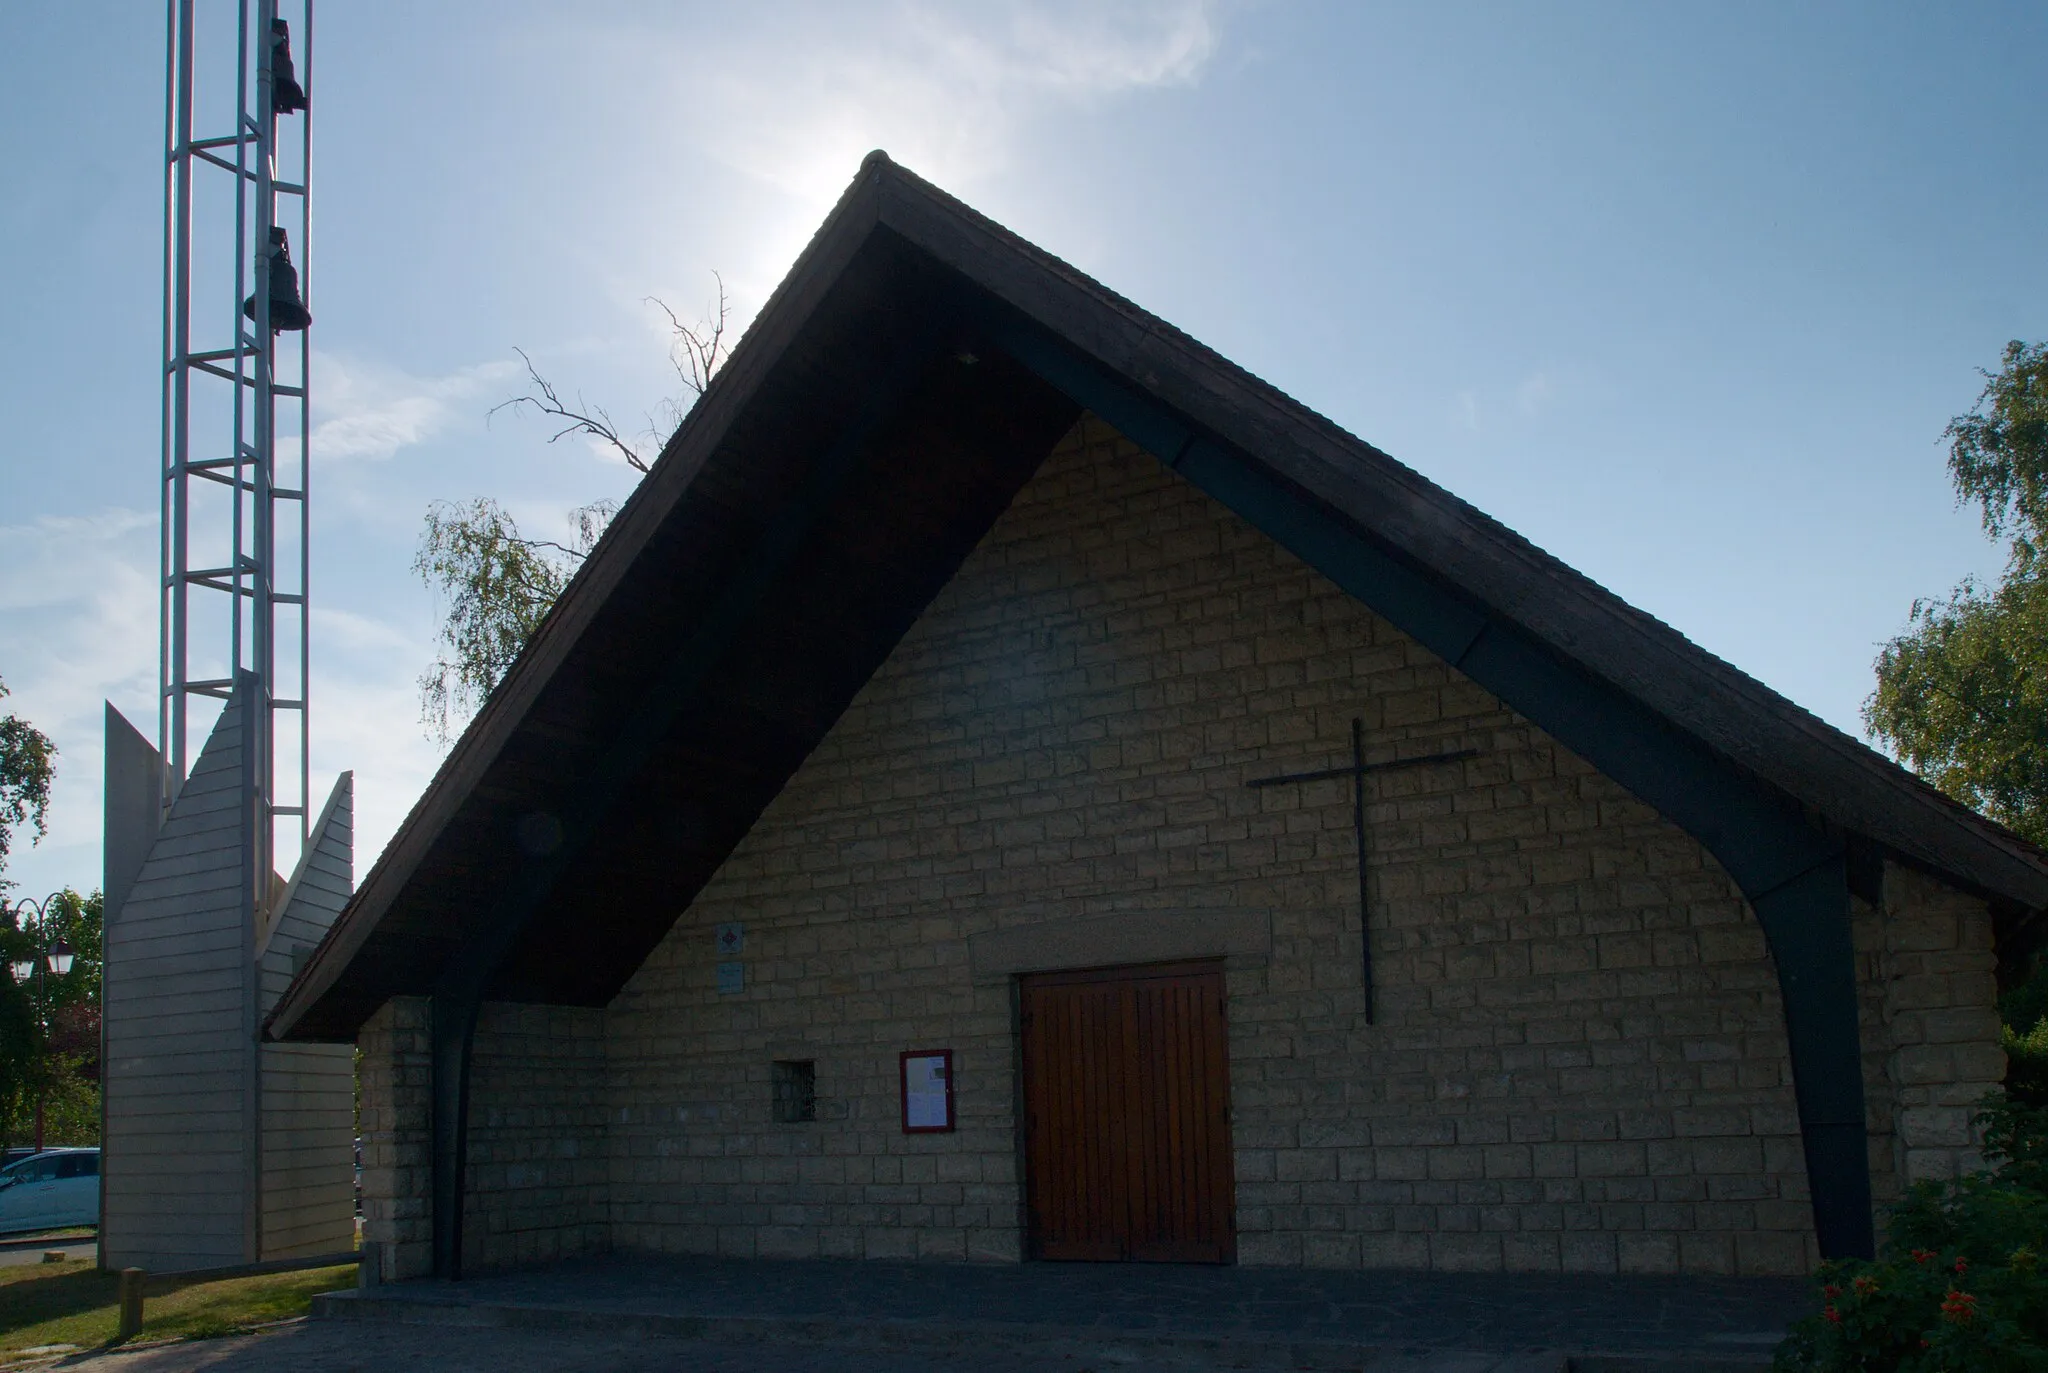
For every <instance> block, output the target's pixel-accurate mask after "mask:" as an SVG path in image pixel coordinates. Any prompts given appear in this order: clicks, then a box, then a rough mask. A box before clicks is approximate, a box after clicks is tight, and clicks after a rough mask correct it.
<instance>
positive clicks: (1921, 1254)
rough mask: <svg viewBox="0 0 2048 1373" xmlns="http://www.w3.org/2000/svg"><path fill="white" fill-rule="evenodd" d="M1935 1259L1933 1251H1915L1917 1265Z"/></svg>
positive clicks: (1914, 1256) (1914, 1257)
mask: <svg viewBox="0 0 2048 1373" xmlns="http://www.w3.org/2000/svg"><path fill="white" fill-rule="evenodd" d="M1933 1257H1934V1251H1933V1250H1932V1249H1915V1250H1914V1251H1913V1262H1915V1263H1925V1262H1927V1260H1929V1259H1931V1258H1933Z"/></svg>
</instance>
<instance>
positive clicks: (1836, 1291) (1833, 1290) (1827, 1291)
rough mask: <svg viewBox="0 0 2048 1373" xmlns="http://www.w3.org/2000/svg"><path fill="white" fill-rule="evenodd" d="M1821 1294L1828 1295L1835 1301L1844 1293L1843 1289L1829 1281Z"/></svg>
mask: <svg viewBox="0 0 2048 1373" xmlns="http://www.w3.org/2000/svg"><path fill="white" fill-rule="evenodd" d="M1820 1294H1821V1295H1822V1296H1823V1297H1826V1298H1827V1299H1828V1300H1829V1301H1833V1300H1834V1299H1835V1298H1836V1297H1839V1296H1841V1295H1842V1289H1841V1288H1839V1287H1837V1286H1835V1285H1834V1284H1833V1283H1829V1284H1828V1285H1827V1286H1826V1287H1823V1288H1821V1289H1820Z"/></svg>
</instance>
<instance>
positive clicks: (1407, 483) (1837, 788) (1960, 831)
mask: <svg viewBox="0 0 2048 1373" xmlns="http://www.w3.org/2000/svg"><path fill="white" fill-rule="evenodd" d="M881 222H882V224H883V225H884V226H886V227H887V228H889V229H891V230H893V231H895V232H897V233H901V234H904V235H905V236H906V237H908V238H910V239H911V240H912V241H913V242H915V243H916V244H917V245H918V246H919V247H920V248H922V249H924V250H925V251H928V252H931V253H932V254H933V255H934V256H935V257H938V258H939V259H940V260H941V261H944V262H946V263H947V265H948V266H950V267H952V268H953V269H954V270H956V271H959V272H961V273H962V274H963V275H965V276H968V277H969V278H971V279H973V280H974V281H975V282H976V283H977V284H978V285H980V286H982V287H983V288H984V289H986V290H988V291H990V292H991V293H992V294H995V295H997V296H999V297H1001V298H1002V299H1004V300H1005V301H1006V303H1008V304H1010V305H1012V306H1013V307H1015V308H1017V309H1019V310H1021V311H1023V312H1025V313H1026V314H1028V315H1030V316H1031V317H1032V318H1033V319H1034V321H1035V322H1037V323H1039V324H1041V325H1043V326H1045V327H1046V328H1048V329H1050V330H1052V331H1053V332H1054V333H1056V334H1058V335H1060V336H1061V337H1062V338H1063V339H1064V340H1065V341H1066V342H1068V343H1069V344H1071V345H1072V346H1074V347H1076V348H1079V349H1082V350H1085V351H1086V352H1088V353H1090V354H1091V355H1092V356H1094V357H1095V358H1096V359H1097V360H1098V361H1100V362H1101V363H1103V364H1105V365H1106V366H1108V367H1109V368H1110V369H1112V370H1113V371H1115V372H1116V373H1118V374H1120V375H1121V376H1122V377H1123V378H1125V379H1127V380H1129V381H1130V382H1132V383H1133V384H1135V385H1137V386H1140V387H1142V388H1144V389H1146V390H1148V391H1151V392H1152V393H1154V394H1155V395H1159V396H1162V397H1164V398H1168V399H1169V400H1170V402H1171V403H1172V404H1173V405H1174V406H1175V407H1176V408H1177V409H1180V410H1181V411H1183V412H1184V413H1185V414H1186V415H1187V417H1188V418H1189V419H1190V420H1191V421H1192V422H1193V423H1194V424H1195V425H1197V426H1199V427H1201V428H1203V429H1206V430H1208V431H1209V432H1211V433H1213V434H1215V435H1216V436H1218V437H1220V438H1222V439H1225V440H1227V441H1228V442H1230V443H1231V444H1232V445H1233V446H1235V447H1236V448H1238V449H1240V450H1241V451H1243V452H1245V453H1247V454H1251V455H1254V456H1255V457H1256V459H1257V460H1259V461H1261V462H1263V463H1265V464H1267V465H1269V466H1270V467H1272V468H1273V469H1274V470H1276V471H1277V472H1278V473H1279V474H1280V475H1282V476H1283V477H1285V478H1286V479H1287V480H1288V481H1290V482H1292V483H1293V484H1295V485H1297V486H1299V487H1300V488H1301V489H1303V490H1305V491H1307V492H1309V493H1311V494H1312V495H1313V496H1315V497H1316V498H1318V499H1319V500H1320V501H1322V502H1323V503H1325V504H1326V505H1327V506H1328V507H1329V508H1331V509H1332V510H1334V511H1335V512H1337V513H1338V514H1340V515H1341V516H1344V517H1345V518H1347V519H1348V520H1350V521H1351V522H1352V523H1354V524H1355V525H1356V526H1358V527H1359V528H1360V529H1362V530H1364V531H1366V532H1368V533H1369V534H1370V535H1371V536H1372V537H1373V538H1375V539H1376V540H1378V541H1380V542H1383V543H1385V544H1387V545H1389V546H1391V547H1392V548H1394V549H1396V550H1398V551H1399V552H1401V553H1402V554H1404V555H1406V557H1407V558H1408V559H1409V560H1410V561H1412V562H1414V563H1415V564H1417V565H1419V566H1422V567H1427V568H1430V569H1431V570H1432V571H1433V572H1435V573H1436V574H1437V575H1439V576H1441V577H1442V578H1444V579H1445V580H1446V581H1448V582H1450V583H1451V584H1453V585H1455V586H1457V587H1459V588H1460V589H1462V590H1464V591H1466V592H1467V593H1469V594H1470V595H1471V596H1472V597H1473V598H1474V599H1475V600H1476V601H1478V602H1479V603H1480V604H1482V605H1484V606H1486V607H1487V608H1489V609H1490V610H1491V611H1493V612H1494V613H1497V614H1500V615H1502V616H1504V617H1506V618H1508V619H1510V620H1512V621H1514V622H1515V623H1516V624H1518V625H1520V626H1521V627H1523V628H1524V629H1527V630H1529V631H1530V632H1532V633H1533V634H1535V635H1536V636H1537V637H1538V638H1540V639H1541V640H1543V641H1544V642H1546V643H1547V644H1549V645H1550V646H1551V647H1553V648H1554V649H1555V650H1557V651H1558V652H1559V653H1560V654H1562V655H1564V656H1565V657H1567V658H1569V659H1571V660H1574V661H1576V662H1578V663H1580V664H1581V665H1583V666H1585V667H1587V668H1589V669H1591V670H1592V671H1593V672H1594V673H1595V674H1596V675H1598V676H1600V677H1602V678H1604V679H1606V680H1608V681H1610V682H1611V683H1613V684H1614V685H1615V686H1617V687H1619V688H1621V689H1622V690H1624V691H1626V692H1627V693H1629V694H1630V695H1632V696H1634V697H1636V698H1637V699H1639V700H1641V701H1643V702H1644V703H1645V704H1647V705H1649V706H1650V707H1652V708H1653V709H1654V710H1656V711H1657V712H1658V713H1659V714H1661V715H1663V716H1665V717H1666V718H1667V719H1669V720H1671V721H1672V722H1673V723H1674V724H1676V725H1678V726H1679V727H1680V728H1682V729H1685V730H1687V731H1688V732H1690V733H1692V734H1694V735H1695V736H1697V737H1698V738H1699V739H1700V740H1701V741H1702V742H1704V743H1705V744H1707V745H1708V746H1709V747H1710V748H1712V749H1713V750H1714V751H1716V752H1718V753H1720V754H1722V755H1723V756H1725V757H1727V758H1728V759H1730V760H1731V761H1732V762H1734V763H1735V764H1736V765H1738V766H1739V767H1741V768H1743V769H1745V770H1746V771H1749V772H1751V773H1752V774H1753V775H1755V776H1756V777H1757V778H1758V779H1759V780H1761V781H1763V782H1765V783H1767V784H1769V785H1771V786H1774V787H1776V788H1778V789H1779V790H1781V791H1783V792H1784V793H1785V794H1786V795H1787V796H1789V797H1791V798H1793V799H1794V800H1796V801H1798V802H1800V803H1802V804H1803V805H1807V806H1810V807H1813V808H1814V809H1816V810H1818V811H1820V812H1821V813H1822V814H1824V815H1826V816H1827V817H1828V818H1829V819H1830V821H1831V822H1832V823H1834V824H1836V825H1837V826H1839V827H1840V828H1842V829H1844V830H1846V831H1850V832H1854V833H1857V834H1862V835H1865V836H1867V837H1869V838H1871V839H1873V840H1875V841H1877V842H1878V843H1880V844H1881V845H1883V846H1885V847H1887V848H1890V849H1893V850H1895V851H1896V852H1897V853H1898V854H1899V855H1900V856H1901V857H1903V858H1908V859H1912V860H1915V861H1916V864H1917V865H1923V866H1927V867H1930V868H1932V869H1933V870H1935V871H1940V872H1943V873H1945V874H1946V875H1948V876H1949V877H1951V878H1952V879H1955V880H1958V881H1960V882H1962V883H1963V884H1964V885H1966V886H1968V887H1971V888H1973V889H1975V890H1977V891H1979V892H1980V893H1983V894H1987V895H1993V896H1996V897H1998V898H2001V899H2004V900H2008V901H2017V902H2020V903H2022V904H2024V905H2026V906H2028V907H2030V908H2033V909H2040V908H2043V907H2048V854H2043V853H2042V852H2041V851H2040V850H2038V849H2036V848H2034V847H2033V846H2032V845H2030V844H2028V843H2027V842H2026V841H2025V840H2023V839H2020V838H2019V837H2018V836H2017V835H2014V834H2013V833H2011V832H2010V831H2008V830H2006V829H2005V828H2004V827H2002V826H2000V825H1998V824H1996V823H1994V822H1992V821H1990V820H1988V819H1986V818H1985V817H1983V816H1981V815H1979V814H1977V813H1976V812H1975V811H1972V810H1970V809H1969V808H1968V807H1966V806H1963V805H1961V804H1960V803H1958V802H1956V801H1955V800H1953V799H1951V798H1950V797H1948V796H1946V795H1944V794H1943V793H1942V792H1940V791H1938V790H1936V789H1935V788H1934V787H1932V786H1930V785H1928V784H1927V783H1926V782H1924V781H1922V780H1921V779H1920V778H1919V777H1917V776H1915V775H1914V774H1913V773H1911V772H1909V771H1908V770H1906V769H1905V768H1903V767H1900V766H1899V765H1898V764H1897V763H1895V762H1893V761H1892V760H1891V759H1889V758H1886V757H1884V756H1883V755H1882V754H1879V753H1877V752H1876V751H1875V750H1873V749H1871V748H1869V747H1868V746H1866V745H1865V744H1863V743H1862V742H1861V741H1860V740H1857V739H1855V738H1852V737H1851V736H1849V735H1847V734H1844V733H1842V732H1841V731H1840V730H1837V729H1835V728H1834V727H1833V726H1831V725H1829V724H1827V723H1826V722H1825V721H1823V720H1821V719H1819V718H1818V717H1816V716H1814V715H1813V714H1812V713H1811V712H1809V711H1807V710H1805V709H1804V708H1802V707H1801V706H1799V705H1797V704H1796V703H1794V702H1792V701H1790V700H1788V699H1787V698H1786V697H1784V696H1782V695H1780V694H1779V693H1777V692H1775V691H1773V690H1771V689H1770V688H1769V687H1768V686H1765V685H1764V684H1763V683H1762V682H1759V681H1757V680H1756V679H1755V678H1753V677H1751V676H1749V675H1748V674H1747V673H1744V672H1742V671H1741V670H1740V669H1738V668H1736V667H1735V666H1733V665H1732V664H1730V663H1727V662H1725V661H1724V660H1722V659H1721V658H1719V657H1716V656H1715V655H1714V654H1712V653H1710V652H1708V651H1707V650H1706V649H1704V648H1701V647H1700V646H1699V645H1697V644H1695V643H1693V642H1692V641H1691V640H1689V639H1687V638H1686V637H1685V636H1684V635H1682V634H1681V633H1679V632H1678V631H1677V630H1675V629H1673V628H1672V627H1671V626H1669V625H1667V624H1665V623H1664V622H1662V621H1660V620H1658V619H1656V618H1655V617H1654V616H1652V615H1649V614H1648V613H1646V612H1644V611H1641V610H1638V609H1637V608H1635V607H1634V606H1632V605H1629V604H1628V603H1627V602H1626V601H1623V600H1622V599H1621V598H1620V597H1618V596H1616V595H1614V593H1612V592H1610V591H1608V590H1607V589H1606V588H1604V587H1602V586H1600V585H1599V584H1598V583H1596V582H1594V581H1593V580H1592V579H1591V578H1589V577H1586V576H1585V575H1584V574H1582V573H1580V572H1578V571H1576V570H1575V569H1573V568H1572V567H1570V566H1569V565H1567V564H1566V563H1564V562H1562V561H1560V560H1559V559H1557V558H1555V557H1553V556H1552V555H1550V554H1548V553H1546V552H1544V551H1543V550H1542V549H1540V548H1538V547H1537V546H1536V545H1534V544H1532V543H1530V542H1529V541H1528V540H1527V539H1524V538H1523V537H1522V536H1521V535H1519V534H1517V533H1515V532H1514V531H1513V530H1511V529H1509V528H1507V527H1506V526H1505V525H1503V524H1501V523H1500V522H1499V521H1497V520H1495V519H1493V518H1492V517H1490V516H1488V515H1486V514H1485V513H1484V512H1483V511H1480V510H1478V509H1477V508H1476V507H1474V506H1472V505H1470V504H1469V503H1467V502H1466V501H1464V500H1462V499H1460V498H1459V497H1457V496H1455V495H1453V494H1451V493H1450V492H1448V491H1446V490H1444V489H1443V488H1442V487H1439V486H1437V485H1436V484H1435V483H1433V482H1431V481H1429V480H1428V479H1427V478H1425V477H1423V476H1422V475H1421V474H1420V473H1417V472H1415V471H1414V470H1413V469H1411V468H1409V467H1407V466H1406V465H1404V464H1402V463H1401V462H1400V461H1398V460H1397V459H1395V458H1393V457H1391V456H1389V455H1388V454H1386V453H1383V452H1381V451H1380V450H1379V449H1377V448H1375V447H1373V446H1372V445H1371V444H1368V443H1366V442H1364V441H1363V440H1361V439H1359V438H1357V437H1355V436H1354V435H1352V434H1350V433H1348V432H1346V431H1345V430H1343V429H1341V428H1340V427H1338V426H1337V425H1336V424H1334V423H1332V422H1331V421H1330V420H1328V419H1326V418H1324V417H1323V416H1321V415H1319V414H1317V413H1316V412H1314V411H1313V410H1311V409H1309V408H1308V407H1306V406H1304V405H1302V404H1301V403H1300V402H1298V401H1296V400H1294V399H1292V398H1291V397H1289V396H1287V395H1286V394H1285V393H1284V392H1281V391H1280V390H1278V389H1277V388H1275V387H1273V386H1271V385H1270V384H1268V383H1266V382H1264V381H1262V380H1260V379H1259V378H1258V377H1256V376H1254V375H1252V374H1251V373H1249V372H1247V371H1245V370H1244V369H1243V368H1241V367H1239V366H1237V365H1236V364H1235V363H1233V362H1231V361H1230V360H1229V359H1228V358H1225V357H1223V356H1222V355H1221V354H1218V353H1216V352H1215V351H1214V350H1212V349H1210V348H1208V347H1206V346H1205V345H1203V344H1201V343H1199V342H1197V341H1196V340H1195V339H1193V338H1191V337H1189V336H1188V335H1186V334H1184V333H1182V332H1181V331H1180V330H1178V329H1175V328H1174V327H1173V326H1171V325H1169V324H1167V323H1166V322H1165V321H1163V320H1160V319H1158V318H1157V317H1156V316H1153V315H1150V314H1148V313H1146V312H1145V311H1144V310H1142V309H1141V308H1139V307H1138V306H1136V305H1135V304H1133V303H1131V302H1130V301H1127V300H1125V299H1123V298H1122V297H1120V296H1117V295H1115V294H1114V293H1112V292H1110V291H1108V290H1106V289H1105V288H1103V287H1102V286H1101V285H1100V284H1099V283H1097V282H1094V281H1092V280H1091V279H1089V278H1088V277H1086V276H1084V275H1082V274H1081V273H1079V272H1077V271H1075V270H1074V269H1073V268H1071V267H1069V266H1068V265H1067V264H1066V263H1064V262H1061V261H1060V260H1058V259H1057V258H1054V257H1052V256H1051V255H1049V254H1047V253H1045V252H1043V251H1042V250H1040V249H1038V248H1036V247H1035V246H1033V245H1032V244H1030V243H1029V242H1027V241H1025V240H1023V239H1021V238H1019V237H1017V236H1016V235H1015V234H1013V233H1011V232H1010V231H1009V230H1007V229H1005V228H1003V227H1002V226H1001V225H998V224H996V223H995V222H994V221H992V220H989V219H987V218H986V217H984V216H981V215H979V214H976V213H975V212H974V211H972V210H969V209H967V208H966V207H965V206H963V205H961V204H960V203H959V202H958V201H956V200H954V199H952V198H951V197H949V196H947V195H945V193H944V192H942V191H939V190H938V189H937V188H936V187H933V186H931V185H930V184H929V183H927V182H924V181H922V180H921V179H919V178H917V177H915V176H912V175H910V174H908V173H899V174H898V175H897V176H895V177H893V178H891V180H890V182H889V183H888V185H887V188H886V196H885V199H884V201H883V205H882V211H881Z"/></svg>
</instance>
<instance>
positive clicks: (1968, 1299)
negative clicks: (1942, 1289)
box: [1941, 1287, 1977, 1325]
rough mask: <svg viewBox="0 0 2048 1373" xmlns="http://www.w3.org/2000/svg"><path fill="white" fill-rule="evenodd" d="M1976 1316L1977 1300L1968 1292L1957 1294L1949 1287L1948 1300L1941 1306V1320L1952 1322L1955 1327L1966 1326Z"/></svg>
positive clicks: (1957, 1292)
mask: <svg viewBox="0 0 2048 1373" xmlns="http://www.w3.org/2000/svg"><path fill="white" fill-rule="evenodd" d="M1976 1315H1977V1298H1976V1297H1975V1296H1974V1295H1973V1294H1971V1293H1968V1292H1959V1291H1957V1290H1956V1289H1955V1288H1953V1287H1951V1288H1950V1289H1949V1290H1948V1298H1947V1300H1945V1301H1943V1302H1942V1304H1941V1318H1942V1319H1943V1320H1945V1321H1954V1322H1955V1323H1956V1324H1957V1325H1968V1324H1969V1323H1970V1322H1971V1321H1972V1320H1974V1319H1975V1318H1976Z"/></svg>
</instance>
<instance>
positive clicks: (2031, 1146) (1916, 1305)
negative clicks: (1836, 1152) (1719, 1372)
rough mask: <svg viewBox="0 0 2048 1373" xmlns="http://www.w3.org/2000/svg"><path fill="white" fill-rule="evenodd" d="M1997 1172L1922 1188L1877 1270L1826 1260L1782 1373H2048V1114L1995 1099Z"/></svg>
mask: <svg viewBox="0 0 2048 1373" xmlns="http://www.w3.org/2000/svg"><path fill="white" fill-rule="evenodd" d="M1978 1120H1979V1122H1980V1123H1981V1124H1982V1125H1983V1127H1984V1138H1985V1147H1984V1153H1985V1157H1986V1158H1987V1159H1989V1160H1991V1161H1992V1162H1993V1163H1994V1165H1995V1166H1994V1167H1993V1168H1992V1169H1991V1170H1989V1171H1987V1172H1982V1173H1975V1174H1972V1175H1971V1176H1969V1177H1966V1178H1963V1179H1961V1180H1959V1181H1956V1182H1951V1183H1937V1182H1923V1183H1918V1184H1916V1185H1915V1186H1914V1187H1913V1188H1912V1190H1911V1191H1909V1192H1908V1193H1907V1195H1906V1199H1905V1200H1904V1201H1903V1202H1902V1203H1901V1204H1900V1206H1899V1208H1898V1210H1897V1211H1896V1212H1894V1213H1893V1215H1892V1223H1891V1234H1890V1239H1889V1241H1888V1243H1887V1244H1886V1247H1885V1252H1884V1253H1883V1255H1882V1256H1880V1257H1879V1258H1878V1260H1877V1261H1876V1262H1874V1263H1871V1262H1864V1261H1862V1260H1858V1259H1849V1260H1843V1261H1839V1262H1835V1263H1829V1264H1824V1265H1822V1267H1821V1270H1820V1272H1819V1273H1818V1274H1816V1275H1815V1279H1814V1281H1815V1283H1816V1285H1817V1286H1818V1287H1819V1289H1820V1291H1819V1297H1820V1303H1821V1309H1820V1312H1819V1314H1818V1315H1815V1316H1811V1317H1808V1318H1807V1319H1806V1320H1804V1321H1801V1322H1800V1323H1799V1324H1798V1325H1796V1326H1794V1327H1793V1328H1792V1332H1791V1334H1790V1335H1789V1336H1788V1337H1787V1338H1786V1340H1785V1342H1784V1343H1783V1344H1782V1345H1780V1346H1779V1347H1778V1354H1777V1359H1776V1369H1777V1371H1778V1373H1852V1371H1853V1373H1893V1370H1897V1373H1936V1370H1941V1373H1951V1371H1952V1370H1954V1371H1960V1373H2023V1371H2024V1373H2048V1271H2044V1269H2043V1264H2042V1256H2043V1253H2044V1251H2048V1109H2043V1108H2041V1107H2035V1106H2027V1105H2024V1104H2021V1103H2018V1102H2015V1101H2011V1100H2008V1099H2006V1098H2004V1097H2003V1096H1994V1097H1992V1098H1991V1100H1990V1101H1989V1102H1987V1103H1986V1107H1985V1110H1984V1111H1983V1113H1982V1114H1981V1115H1980V1116H1979V1117H1978Z"/></svg>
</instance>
